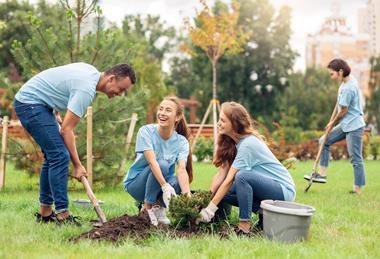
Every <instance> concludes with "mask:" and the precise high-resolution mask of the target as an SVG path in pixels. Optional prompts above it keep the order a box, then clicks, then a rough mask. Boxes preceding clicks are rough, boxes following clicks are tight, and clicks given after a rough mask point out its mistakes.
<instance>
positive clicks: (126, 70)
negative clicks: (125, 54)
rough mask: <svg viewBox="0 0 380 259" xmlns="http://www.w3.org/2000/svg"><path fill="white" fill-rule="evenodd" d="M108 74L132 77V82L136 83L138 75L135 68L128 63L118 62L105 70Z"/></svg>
mask: <svg viewBox="0 0 380 259" xmlns="http://www.w3.org/2000/svg"><path fill="white" fill-rule="evenodd" d="M105 74H106V75H115V76H116V78H118V79H119V78H124V77H129V79H131V82H132V84H135V83H136V75H135V71H134V70H133V68H132V67H131V66H130V65H128V64H118V65H116V66H113V67H111V68H110V69H108V70H107V71H106V72H105Z"/></svg>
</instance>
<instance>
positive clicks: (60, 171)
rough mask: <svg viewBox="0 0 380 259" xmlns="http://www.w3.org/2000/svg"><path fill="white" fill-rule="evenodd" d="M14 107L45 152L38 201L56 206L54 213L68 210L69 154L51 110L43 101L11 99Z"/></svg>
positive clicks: (45, 204)
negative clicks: (24, 101)
mask: <svg viewBox="0 0 380 259" xmlns="http://www.w3.org/2000/svg"><path fill="white" fill-rule="evenodd" d="M14 109H15V112H16V114H17V117H18V118H19V119H20V122H21V124H22V126H23V127H24V128H25V129H26V130H27V131H28V132H29V134H30V135H31V136H32V137H33V139H34V140H35V141H36V142H37V144H38V145H39V146H40V147H41V150H42V152H43V154H44V158H45V159H44V162H43V164H42V167H41V172H40V203H41V205H42V206H51V205H52V204H53V203H54V205H55V210H56V212H57V213H60V212H63V211H66V210H67V209H68V205H69V200H68V197H67V183H68V176H69V163H70V156H69V152H68V151H67V148H66V145H65V143H64V141H63V138H62V136H61V134H60V132H59V127H58V123H57V120H56V118H55V116H54V114H53V110H52V109H51V108H50V107H48V106H45V105H42V104H24V103H21V102H19V101H17V100H15V101H14Z"/></svg>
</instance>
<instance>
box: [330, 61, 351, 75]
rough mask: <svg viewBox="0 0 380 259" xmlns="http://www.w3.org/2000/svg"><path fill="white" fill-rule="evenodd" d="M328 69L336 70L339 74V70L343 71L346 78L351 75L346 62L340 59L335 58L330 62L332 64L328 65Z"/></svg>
mask: <svg viewBox="0 0 380 259" xmlns="http://www.w3.org/2000/svg"><path fill="white" fill-rule="evenodd" d="M327 68H330V69H331V70H334V71H336V72H339V70H341V69H342V70H343V77H346V76H348V75H350V73H351V68H350V66H349V65H348V64H347V62H346V61H344V60H343V59H340V58H335V59H333V60H331V61H330V63H329V64H328V65H327Z"/></svg>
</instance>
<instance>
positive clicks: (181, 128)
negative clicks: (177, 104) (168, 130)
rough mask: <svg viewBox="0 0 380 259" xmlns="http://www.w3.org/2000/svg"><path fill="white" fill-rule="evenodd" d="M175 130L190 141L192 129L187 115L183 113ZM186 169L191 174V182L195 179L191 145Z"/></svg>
mask: <svg viewBox="0 0 380 259" xmlns="http://www.w3.org/2000/svg"><path fill="white" fill-rule="evenodd" d="M175 131H176V132H177V133H178V134H180V135H182V136H184V137H185V138H186V139H187V141H189V137H190V130H189V128H188V127H187V124H186V121H185V117H184V116H183V115H182V117H181V119H180V120H179V121H178V122H177V124H176V126H175ZM186 171H187V174H188V176H189V183H191V182H192V181H193V158H192V154H191V149H190V147H189V155H188V156H187V163H186Z"/></svg>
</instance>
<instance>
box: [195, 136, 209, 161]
mask: <svg viewBox="0 0 380 259" xmlns="http://www.w3.org/2000/svg"><path fill="white" fill-rule="evenodd" d="M213 151H214V143H213V139H212V138H205V137H199V138H198V139H197V143H196V144H195V148H194V153H193V154H194V155H195V156H196V157H197V161H199V162H202V161H204V160H205V159H212V155H213Z"/></svg>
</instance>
